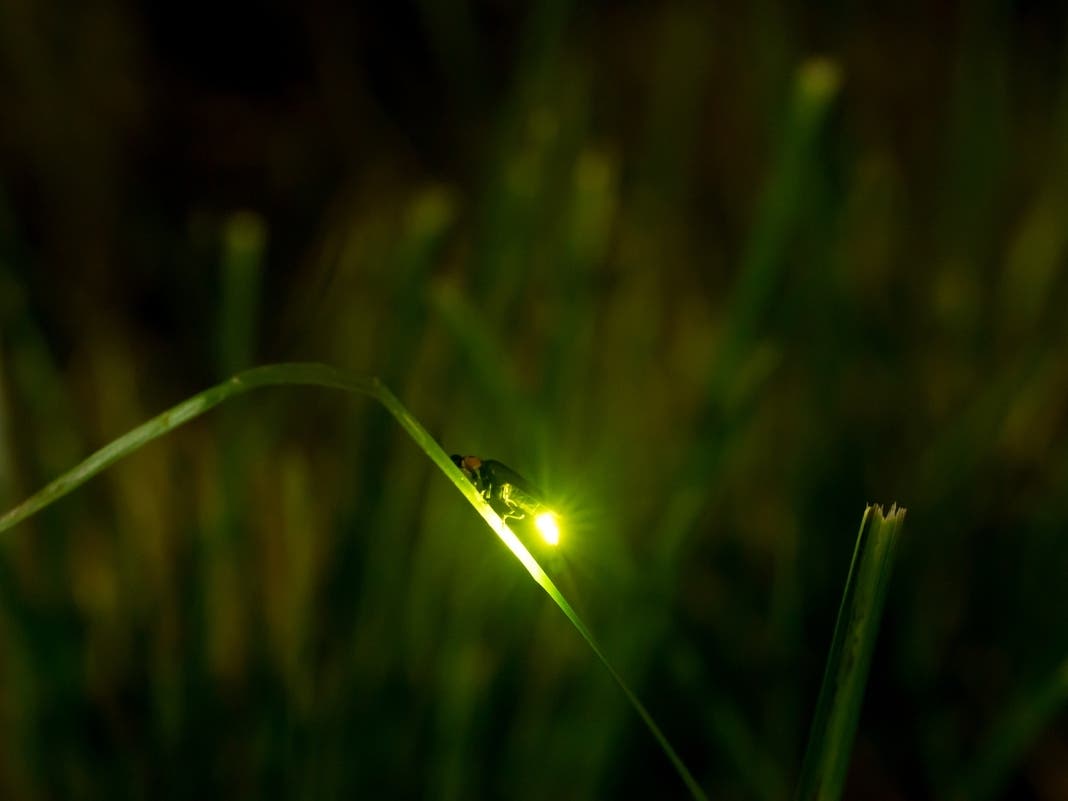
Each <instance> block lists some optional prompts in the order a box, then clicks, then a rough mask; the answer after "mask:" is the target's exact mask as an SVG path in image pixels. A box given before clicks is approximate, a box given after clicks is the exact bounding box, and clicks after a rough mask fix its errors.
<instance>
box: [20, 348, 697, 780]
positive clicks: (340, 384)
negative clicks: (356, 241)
mask: <svg viewBox="0 0 1068 801" xmlns="http://www.w3.org/2000/svg"><path fill="white" fill-rule="evenodd" d="M269 386H319V387H330V388H334V389H342V390H345V391H348V392H355V393H358V394H360V395H366V396H368V397H371V398H374V399H375V400H377V401H378V402H379V403H381V404H382V405H383V406H384V407H385V408H386V410H387V411H388V412H389V413H390V414H391V415H393V417H394V418H395V419H396V420H397V422H398V423H400V425H401V427H402V428H403V429H404V430H405V431H406V432H407V433H408V435H409V436H410V437H411V438H412V439H413V440H415V443H416V445H418V446H419V448H420V449H421V450H422V451H423V453H425V454H426V455H427V456H428V457H430V460H431V461H432V462H434V464H436V465H437V466H438V468H439V469H440V470H441V472H442V473H444V474H445V476H446V477H447V478H448V479H449V480H450V481H451V482H452V483H453V484H454V485H455V486H456V488H457V489H458V490H459V491H460V492H461V493H462V494H463V496H464V497H465V498H466V499H467V501H468V502H469V503H470V504H471V505H472V506H473V507H474V508H475V511H477V512H478V513H479V514H480V515H481V516H482V519H483V520H485V521H486V523H487V524H488V525H489V527H490V528H491V529H492V530H493V532H494V533H495V534H496V535H497V536H498V537H500V539H501V541H502V542H503V543H504V544H505V545H506V546H508V550H510V551H511V552H512V554H513V555H514V556H515V557H516V559H518V560H519V562H520V564H522V565H523V567H524V568H526V570H527V572H528V573H530V575H531V578H533V579H534V581H536V582H537V583H538V585H539V586H540V587H541V588H542V589H543V590H545V592H546V593H547V594H548V596H549V597H550V598H552V600H553V602H554V603H555V604H556V605H557V606H558V607H560V610H561V611H562V612H563V613H564V615H565V616H566V617H567V619H568V620H569V621H571V625H572V626H574V627H575V629H576V630H577V631H578V633H579V634H580V635H581V636H582V639H584V640H585V641H586V644H587V645H588V646H589V647H590V650H592V651H593V653H594V654H595V655H596V656H597V658H598V659H599V660H600V661H601V664H603V665H604V666H605V668H606V669H607V670H608V673H609V674H610V675H611V676H612V678H613V679H614V680H615V682H616V684H617V685H619V688H620V689H621V690H622V691H623V694H624V695H625V696H626V697H627V700H628V701H630V704H631V706H632V707H634V710H635V711H636V712H637V713H638V716H639V717H640V718H641V719H642V721H643V722H644V723H645V725H646V726H647V727H648V728H649V731H650V732H651V733H652V735H653V737H654V738H655V739H656V741H657V743H658V744H659V745H660V747H661V749H663V751H664V753H665V754H666V755H667V757H668V759H669V760H670V761H671V763H672V765H674V767H675V769H676V770H677V771H678V773H679V776H681V777H682V780H683V782H684V783H685V784H686V787H687V788H688V789H689V791H690V793H691V794H692V795H693V797H694V798H695V799H698V801H705V799H706V796H705V794H704V791H703V790H702V789H701V787H700V785H698V784H697V781H696V780H695V779H694V777H693V775H692V774H691V773H690V771H689V769H688V768H687V767H686V765H685V764H684V763H683V761H682V759H681V758H680V757H679V755H678V754H677V753H676V752H675V749H674V748H673V747H672V745H671V743H670V742H669V741H668V739H667V737H666V736H665V735H664V733H663V732H662V731H661V730H660V727H659V726H658V725H657V724H656V721H654V720H653V718H652V716H651V715H650V714H649V712H648V710H646V708H645V706H644V705H643V704H642V702H641V701H639V700H638V697H637V696H636V695H635V694H634V692H633V691H632V690H631V689H630V687H629V686H628V685H627V683H626V682H625V681H624V680H623V678H622V676H620V675H619V673H617V672H616V669H615V668H614V667H612V663H611V662H609V661H608V657H607V656H605V653H604V652H603V651H602V650H601V647H600V646H599V645H598V644H597V641H596V640H595V639H594V637H593V634H592V633H591V632H590V630H589V629H588V628H587V627H586V624H585V623H584V622H583V620H582V618H581V617H579V615H578V613H577V612H576V611H575V610H574V609H573V608H572V607H571V604H570V603H568V601H567V599H566V598H565V597H564V596H563V594H562V593H561V592H560V590H559V589H557V587H556V585H555V584H554V583H553V581H552V579H550V578H549V576H548V575H547V574H546V573H545V571H544V570H543V569H542V567H541V565H540V564H538V561H537V559H535V558H534V556H533V554H531V553H530V551H528V550H527V548H526V546H525V545H523V543H522V541H521V540H520V539H519V538H518V537H517V536H516V535H515V533H514V532H513V531H512V530H511V529H510V528H509V527H508V526H507V525H506V524H505V522H504V521H503V520H501V518H500V516H499V515H498V514H497V513H496V512H495V511H493V508H492V507H491V506H490V505H489V504H488V503H487V502H486V500H485V499H484V498H483V497H482V496H481V495H479V493H478V490H477V489H475V486H474V485H473V484H472V483H471V482H470V481H468V480H467V479H466V478H465V477H464V474H463V473H461V472H460V469H459V468H458V467H457V466H456V465H455V464H453V462H452V459H450V458H449V455H448V454H447V453H446V452H445V451H444V450H442V448H441V446H440V445H438V443H437V442H436V441H435V440H434V438H433V437H432V436H431V435H430V434H429V432H427V430H426V429H425V428H423V426H422V425H420V423H419V421H418V420H416V419H415V417H413V416H412V414H411V413H410V412H409V411H408V410H407V409H406V408H405V407H404V405H403V404H402V403H401V402H400V401H399V400H397V398H396V396H395V395H394V394H393V393H392V392H390V391H389V389H388V388H387V387H386V386H385V385H384V384H383V383H382V382H381V381H379V380H378V379H377V378H370V377H365V376H358V375H353V374H351V373H348V372H345V371H343V370H339V369H337V368H336V367H330V366H328V365H325V364H311V363H296V364H271V365H265V366H263V367H254V368H252V369H251V370H245V371H243V372H240V373H237V374H236V375H234V376H233V377H232V378H230V379H228V380H227V381H224V382H222V383H221V384H216V385H215V386H213V387H211V388H209V389H206V390H204V391H203V392H201V393H199V394H197V395H194V396H193V397H192V398H190V399H189V400H186V401H183V402H182V403H179V404H178V405H177V406H174V407H172V408H170V409H168V410H167V411H165V412H163V413H162V414H160V415H157V416H156V417H153V418H152V419H151V420H149V421H148V422H146V423H143V424H141V425H139V426H138V427H137V428H135V429H133V430H132V431H129V432H127V433H126V434H124V435H123V436H121V437H119V438H118V439H116V440H114V441H113V442H111V443H109V444H108V445H105V446H104V447H103V448H101V449H100V450H98V451H96V452H95V453H94V454H92V455H91V456H89V457H88V458H87V459H85V460H84V461H83V462H81V463H80V464H79V465H77V466H76V467H74V468H73V469H71V470H68V471H67V472H66V473H64V474H63V475H61V476H60V477H59V478H57V479H55V480H54V481H52V482H51V483H50V484H48V485H46V486H45V487H44V488H43V489H41V490H39V491H38V492H36V493H35V494H34V495H31V496H30V497H29V498H27V499H26V500H25V501H23V502H22V503H20V504H19V505H18V506H16V507H15V508H14V509H12V510H11V511H9V512H7V513H6V514H5V515H3V516H2V517H0V533H2V532H4V531H6V530H7V529H9V528H12V527H13V526H15V525H17V524H19V523H21V522H22V521H23V520H25V519H26V518H28V517H30V516H32V515H34V514H36V513H37V512H39V511H41V509H43V508H45V507H46V506H48V505H49V504H51V503H53V502H55V501H57V500H59V499H60V498H62V497H63V496H64V495H66V494H68V493H70V492H72V491H73V490H75V489H77V488H78V487H80V486H81V485H82V484H84V483H85V482H86V481H88V480H89V479H90V478H92V477H93V476H95V475H96V474H97V473H100V472H101V471H102V470H104V469H105V468H107V467H108V466H109V465H111V464H114V463H115V462H117V461H118V460H119V459H121V458H123V457H124V456H127V455H129V454H130V453H132V452H134V451H135V450H137V449H138V448H140V447H141V446H143V445H146V444H147V443H149V442H151V441H152V440H154V439H156V438H158V437H161V436H163V435H164V434H167V433H169V432H171V431H173V430H174V429H176V428H178V426H180V425H182V424H183V423H186V422H188V421H190V420H192V419H193V418H194V417H198V416H199V415H201V414H203V413H204V412H206V411H208V410H209V409H212V408H214V407H215V406H218V405H219V404H220V403H222V402H223V401H225V400H229V399H230V398H233V397H236V396H238V395H242V394H244V393H245V392H248V391H249V390H252V389H257V388H259V387H269Z"/></svg>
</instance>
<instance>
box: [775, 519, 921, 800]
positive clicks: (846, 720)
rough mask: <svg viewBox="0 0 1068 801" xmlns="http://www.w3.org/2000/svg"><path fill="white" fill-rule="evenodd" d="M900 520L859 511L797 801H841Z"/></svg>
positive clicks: (888, 582) (899, 528) (901, 521)
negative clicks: (851, 557)
mask: <svg viewBox="0 0 1068 801" xmlns="http://www.w3.org/2000/svg"><path fill="white" fill-rule="evenodd" d="M904 520H905V510H904V509H898V508H897V507H896V506H894V507H892V508H891V509H890V513H889V514H888V515H885V516H884V515H883V510H882V507H880V506H869V507H868V508H867V509H865V510H864V517H863V518H862V519H861V521H860V532H859V533H858V534H857V544H856V548H855V549H854V551H853V562H852V564H851V565H850V567H849V577H848V578H847V579H846V586H845V591H844V592H843V593H842V605H841V607H840V608H839V610H838V622H837V623H836V624H835V627H834V637H833V639H832V640H831V650H830V653H829V654H828V655H827V667H826V669H825V671H824V674H823V685H822V686H821V687H820V695H819V700H818V701H817V702H816V714H815V716H814V717H813V720H812V731H811V733H810V735H809V740H808V748H807V749H806V751H805V760H804V762H803V764H802V766H801V778H800V780H799V782H798V785H797V795H796V796H795V798H796V799H797V801H837V800H838V799H839V798H841V796H842V788H843V785H844V784H845V779H846V772H847V770H848V768H849V757H850V754H851V753H852V750H853V738H854V736H855V735H856V732H857V721H858V720H859V719H860V707H861V703H862V702H863V700H864V685H865V684H867V681H868V669H869V668H870V667H871V656H872V652H873V651H874V649H875V636H876V634H878V631H879V620H880V618H881V617H882V612H883V603H884V601H885V600H886V591H887V587H888V586H889V584H890V572H891V568H892V567H893V563H894V554H895V552H896V550H897V542H898V533H899V532H900V530H901V525H902V523H903V522H904Z"/></svg>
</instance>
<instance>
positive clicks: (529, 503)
mask: <svg viewBox="0 0 1068 801" xmlns="http://www.w3.org/2000/svg"><path fill="white" fill-rule="evenodd" d="M452 461H453V462H454V463H455V464H456V466H457V467H459V468H460V470H461V471H462V472H463V474H464V475H465V476H467V479H468V480H469V481H470V482H471V483H472V484H474V485H475V489H477V490H478V491H479V493H480V494H481V495H482V497H483V498H485V499H486V500H487V501H488V502H489V504H490V506H492V507H493V509H494V511H496V512H497V514H499V515H500V516H501V517H502V518H504V519H505V520H507V519H508V518H515V519H516V520H520V519H522V518H524V517H526V516H527V515H530V516H532V517H535V516H537V515H538V514H540V513H541V512H543V511H545V510H546V509H545V504H543V503H542V502H541V499H540V493H538V491H537V490H535V489H534V488H533V487H532V486H531V485H530V484H529V483H528V482H527V480H526V479H525V478H523V477H522V476H521V475H519V474H518V473H517V472H515V471H514V470H513V469H512V468H510V467H508V466H507V465H504V464H501V463H500V462H498V461H496V460H495V459H480V458H478V457H477V456H460V455H459V454H453V456H452Z"/></svg>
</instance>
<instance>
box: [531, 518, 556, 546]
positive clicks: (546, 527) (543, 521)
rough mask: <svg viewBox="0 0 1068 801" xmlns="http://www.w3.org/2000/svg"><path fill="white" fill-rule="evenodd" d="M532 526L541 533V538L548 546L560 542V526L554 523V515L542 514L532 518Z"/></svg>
mask: <svg viewBox="0 0 1068 801" xmlns="http://www.w3.org/2000/svg"><path fill="white" fill-rule="evenodd" d="M534 525H535V526H537V527H538V531H540V532H541V538H542V539H543V540H545V541H546V542H547V543H549V544H550V545H556V544H557V543H559V542H560V526H559V525H557V523H556V515H554V514H553V513H552V512H542V513H541V514H540V515H538V516H537V517H535V518H534Z"/></svg>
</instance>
